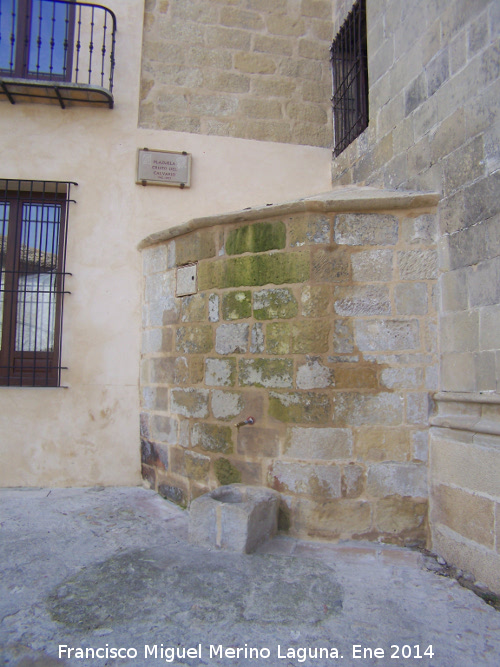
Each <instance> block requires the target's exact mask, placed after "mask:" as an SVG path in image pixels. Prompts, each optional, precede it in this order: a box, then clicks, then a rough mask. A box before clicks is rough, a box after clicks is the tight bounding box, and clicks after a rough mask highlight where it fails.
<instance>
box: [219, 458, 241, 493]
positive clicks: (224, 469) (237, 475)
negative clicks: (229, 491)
mask: <svg viewBox="0 0 500 667" xmlns="http://www.w3.org/2000/svg"><path fill="white" fill-rule="evenodd" d="M214 470H215V476H216V477H217V480H218V482H219V484H221V486H225V485H226V484H238V483H239V482H241V472H240V471H239V470H238V468H236V467H235V466H234V465H233V464H232V463H231V461H230V460H229V459H225V458H220V459H217V461H215V463H214Z"/></svg>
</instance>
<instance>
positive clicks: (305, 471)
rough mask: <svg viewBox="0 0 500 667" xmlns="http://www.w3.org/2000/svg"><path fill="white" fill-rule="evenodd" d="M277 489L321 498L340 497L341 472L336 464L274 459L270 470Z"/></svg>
mask: <svg viewBox="0 0 500 667" xmlns="http://www.w3.org/2000/svg"><path fill="white" fill-rule="evenodd" d="M270 477H271V479H272V480H273V486H274V488H275V489H276V490H277V491H282V492H284V493H294V494H299V495H306V496H310V497H311V498H316V499H318V498H323V499H324V500H331V499H333V498H340V496H341V494H342V491H341V472H340V468H339V467H338V466H336V465H323V464H318V463H314V464H311V463H296V462H292V461H275V462H274V464H273V466H272V469H271V471H270Z"/></svg>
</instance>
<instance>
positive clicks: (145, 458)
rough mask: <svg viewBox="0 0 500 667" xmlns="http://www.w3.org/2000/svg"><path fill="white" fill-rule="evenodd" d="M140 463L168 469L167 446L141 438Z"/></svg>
mask: <svg viewBox="0 0 500 667" xmlns="http://www.w3.org/2000/svg"><path fill="white" fill-rule="evenodd" d="M141 463H143V464H145V465H147V466H154V467H156V468H160V469H161V470H168V448H167V447H162V446H161V445H159V444H157V443H154V442H150V441H149V440H144V439H142V440H141Z"/></svg>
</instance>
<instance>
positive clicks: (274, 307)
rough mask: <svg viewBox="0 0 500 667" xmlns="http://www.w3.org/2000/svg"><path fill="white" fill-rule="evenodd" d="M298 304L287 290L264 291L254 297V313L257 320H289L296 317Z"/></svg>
mask: <svg viewBox="0 0 500 667" xmlns="http://www.w3.org/2000/svg"><path fill="white" fill-rule="evenodd" d="M297 312H298V304H297V301H296V299H295V297H294V295H293V292H292V291H291V290H290V289H287V288H274V289H264V290H260V291H258V292H255V293H254V295H253V313H254V317H255V319H256V320H274V319H287V318H290V317H295V316H296V315H297Z"/></svg>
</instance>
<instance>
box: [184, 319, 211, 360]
mask: <svg viewBox="0 0 500 667" xmlns="http://www.w3.org/2000/svg"><path fill="white" fill-rule="evenodd" d="M213 338H214V334H213V330H212V327H211V326H210V325H209V324H199V325H196V326H183V327H179V328H178V329H177V331H176V340H175V347H176V350H177V351H178V352H184V353H186V354H189V353H200V354H202V353H204V352H210V350H211V349H212V348H213Z"/></svg>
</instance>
